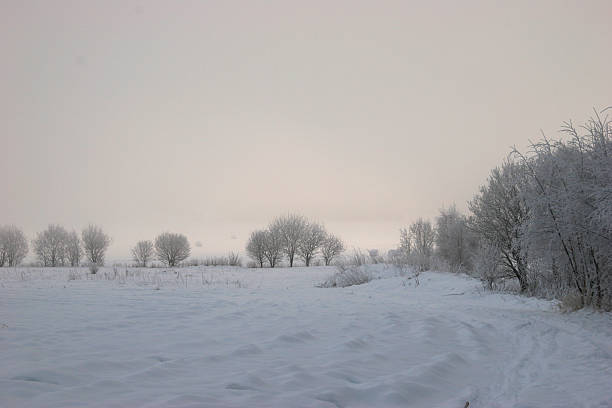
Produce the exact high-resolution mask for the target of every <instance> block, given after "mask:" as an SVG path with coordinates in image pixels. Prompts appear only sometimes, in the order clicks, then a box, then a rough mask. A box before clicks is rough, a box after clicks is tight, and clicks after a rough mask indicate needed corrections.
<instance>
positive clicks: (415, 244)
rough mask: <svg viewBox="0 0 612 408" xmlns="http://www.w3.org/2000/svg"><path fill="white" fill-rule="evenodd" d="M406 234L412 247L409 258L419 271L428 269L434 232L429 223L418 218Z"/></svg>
mask: <svg viewBox="0 0 612 408" xmlns="http://www.w3.org/2000/svg"><path fill="white" fill-rule="evenodd" d="M408 233H409V236H410V241H411V245H412V250H411V252H410V258H411V259H412V261H413V263H414V264H415V265H416V266H418V267H419V270H421V271H425V270H427V269H429V267H430V264H431V256H432V255H433V249H434V247H433V245H434V239H435V231H434V228H433V227H432V225H431V222H430V221H425V220H423V219H422V218H419V219H418V220H417V221H415V222H413V223H412V224H411V225H410V228H409V229H408Z"/></svg>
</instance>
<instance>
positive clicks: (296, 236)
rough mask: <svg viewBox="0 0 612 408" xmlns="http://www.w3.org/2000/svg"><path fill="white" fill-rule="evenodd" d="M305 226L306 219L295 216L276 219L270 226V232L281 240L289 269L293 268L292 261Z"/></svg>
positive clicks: (290, 215)
mask: <svg viewBox="0 0 612 408" xmlns="http://www.w3.org/2000/svg"><path fill="white" fill-rule="evenodd" d="M307 225H308V222H307V221H306V219H305V218H304V217H303V216H301V215H297V214H289V215H286V216H282V217H278V218H276V219H275V220H274V221H273V222H272V224H271V225H270V228H269V229H270V231H271V232H273V234H275V235H278V236H279V237H280V238H281V241H282V245H283V252H284V254H285V255H286V256H287V260H288V261H289V266H290V267H292V266H293V260H294V258H295V255H296V253H297V250H298V246H299V244H300V242H301V240H302V237H303V235H304V232H305V231H306V227H307Z"/></svg>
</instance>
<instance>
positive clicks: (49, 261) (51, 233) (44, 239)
mask: <svg viewBox="0 0 612 408" xmlns="http://www.w3.org/2000/svg"><path fill="white" fill-rule="evenodd" d="M68 238H69V234H68V231H66V230H65V229H64V227H61V226H59V225H54V224H51V225H49V226H48V227H47V229H46V230H44V231H42V232H39V233H38V234H37V235H36V238H35V239H34V240H33V241H32V246H33V247H34V253H35V254H36V257H37V258H38V260H39V261H40V262H41V263H42V264H43V265H44V266H51V267H55V266H63V265H65V264H66V261H67V259H68V251H67V249H68Z"/></svg>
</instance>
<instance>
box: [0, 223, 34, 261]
mask: <svg viewBox="0 0 612 408" xmlns="http://www.w3.org/2000/svg"><path fill="white" fill-rule="evenodd" d="M27 254H28V240H27V239H26V237H25V235H24V234H23V232H22V231H21V230H20V229H19V228H17V227H15V226H14V225H9V226H6V227H2V228H0V267H1V266H4V264H5V263H8V266H17V265H19V264H20V263H21V261H23V259H24V258H25V257H26V255H27Z"/></svg>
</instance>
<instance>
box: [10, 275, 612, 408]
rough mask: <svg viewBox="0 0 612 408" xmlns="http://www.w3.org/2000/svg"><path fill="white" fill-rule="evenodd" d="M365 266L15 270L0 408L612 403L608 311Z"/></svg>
mask: <svg viewBox="0 0 612 408" xmlns="http://www.w3.org/2000/svg"><path fill="white" fill-rule="evenodd" d="M368 268H369V270H368V273H371V274H372V276H373V277H374V278H375V279H374V280H372V281H371V282H369V283H366V284H363V285H359V286H351V287H346V288H318V287H315V286H316V285H317V284H320V283H322V282H323V281H325V280H326V279H327V278H329V277H330V275H332V274H333V273H334V272H335V269H334V268H331V267H312V268H292V269H289V268H277V269H263V270H260V269H243V268H231V267H216V268H214V267H209V268H205V267H201V268H195V267H194V268H180V269H176V270H175V271H176V272H175V271H173V270H164V269H130V270H129V271H128V273H127V275H126V270H125V268H119V269H117V270H113V268H104V269H102V270H101V271H99V272H98V274H97V275H96V276H95V277H93V278H92V276H91V275H88V274H87V270H86V269H70V268H63V269H62V268H47V269H31V268H17V269H14V268H3V269H2V270H0V407H62V408H65V407H428V408H429V407H449V408H463V407H464V406H465V403H466V401H469V403H470V407H487V408H494V407H524V408H526V407H571V408H577V407H612V317H611V315H610V314H609V313H597V312H593V311H589V310H582V311H579V312H576V313H570V314H563V313H560V312H559V311H558V306H557V304H556V303H555V302H550V301H544V300H538V299H534V298H526V297H520V296H516V295H511V294H499V293H491V292H487V291H484V290H483V289H482V286H481V284H480V282H478V281H477V280H474V279H472V278H469V277H467V276H464V275H451V274H448V273H435V272H427V273H423V274H421V275H420V277H419V279H418V281H419V282H418V285H417V282H416V280H415V278H414V277H412V276H411V275H410V274H408V275H404V276H401V275H402V274H400V273H399V270H398V269H396V268H395V267H392V266H385V265H374V266H369V267H368ZM378 278H380V279H378Z"/></svg>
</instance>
